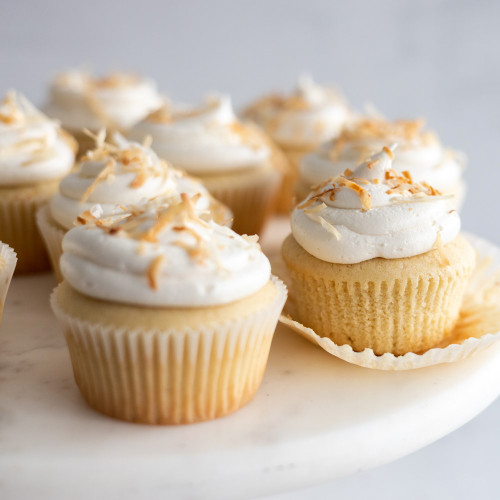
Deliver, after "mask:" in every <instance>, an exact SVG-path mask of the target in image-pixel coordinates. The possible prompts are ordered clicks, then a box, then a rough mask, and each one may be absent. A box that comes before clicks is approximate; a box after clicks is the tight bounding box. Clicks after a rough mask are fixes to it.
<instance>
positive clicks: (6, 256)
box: [0, 242, 17, 321]
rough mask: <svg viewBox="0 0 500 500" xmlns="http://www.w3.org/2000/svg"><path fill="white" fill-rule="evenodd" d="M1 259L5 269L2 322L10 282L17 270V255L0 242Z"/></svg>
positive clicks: (0, 289)
mask: <svg viewBox="0 0 500 500" xmlns="http://www.w3.org/2000/svg"><path fill="white" fill-rule="evenodd" d="M0 257H1V258H2V261H3V267H2V270H1V271H0V321H1V320H2V315H3V306H4V305H5V298H6V297H7V292H8V291H9V286H10V282H11V280H12V275H13V274H14V269H15V268H16V263H17V255H16V252H14V250H12V248H10V247H9V245H6V244H4V243H2V242H0Z"/></svg>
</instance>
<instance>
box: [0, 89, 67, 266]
mask: <svg viewBox="0 0 500 500" xmlns="http://www.w3.org/2000/svg"><path fill="white" fill-rule="evenodd" d="M75 150H76V143H75V142H74V140H73V139H72V138H71V137H70V136H69V135H68V134H67V133H66V132H64V131H63V130H62V129H61V128H60V127H59V125H58V124H57V123H56V122H54V121H52V120H49V119H48V118H47V117H46V116H45V115H43V114H42V113H40V112H39V111H38V110H37V109H35V108H34V107H33V106H32V105H31V104H30V103H29V102H28V101H27V100H26V98H24V97H23V96H22V95H21V94H19V93H16V92H14V91H11V92H9V93H8V94H7V96H6V97H5V98H4V100H3V101H2V103H1V104H0V240H1V241H3V242H5V243H7V244H8V245H10V246H11V247H12V248H14V249H15V251H16V252H17V257H18V263H17V268H16V272H34V271H42V270H45V269H48V268H49V261H48V258H47V254H46V252H45V247H44V244H43V241H42V239H41V238H40V235H39V233H38V229H37V227H36V222H35V213H36V211H37V210H38V208H39V207H40V206H42V205H45V204H46V203H47V201H48V200H49V199H50V197H51V196H52V195H53V194H54V193H55V192H56V191H57V186H58V184H59V180H60V178H61V177H63V176H64V175H66V174H67V173H68V172H69V171H70V170H71V168H72V167H73V164H74V160H75Z"/></svg>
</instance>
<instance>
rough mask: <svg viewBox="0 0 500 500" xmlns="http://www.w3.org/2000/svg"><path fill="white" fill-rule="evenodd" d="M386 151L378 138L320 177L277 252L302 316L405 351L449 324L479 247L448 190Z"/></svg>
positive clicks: (382, 347) (347, 338)
mask: <svg viewBox="0 0 500 500" xmlns="http://www.w3.org/2000/svg"><path fill="white" fill-rule="evenodd" d="M392 160H393V151H392V149H389V148H385V147H384V149H383V151H382V152H380V153H378V154H376V155H374V156H372V157H371V158H369V159H368V160H367V161H365V162H364V163H362V164H360V165H359V166H358V167H357V168H356V169H355V170H354V171H351V170H347V171H346V172H344V174H341V175H339V176H338V177H336V178H332V179H328V180H326V181H325V182H324V183H323V184H322V185H320V186H318V188H317V189H316V190H315V191H313V192H312V193H311V194H310V195H309V196H308V197H307V198H306V200H305V201H304V202H303V203H301V204H300V205H299V206H298V207H297V208H296V209H295V210H294V211H293V213H292V218H291V225H292V235H290V236H289V237H288V238H287V239H286V240H285V242H284V244H283V248H282V255H283V258H284V261H285V263H286V265H287V267H288V269H289V271H290V275H291V290H290V295H291V298H292V299H293V302H294V305H295V308H296V314H297V318H296V319H297V320H298V321H300V322H301V323H303V324H304V325H305V326H308V327H310V328H312V329H313V330H314V331H315V332H316V333H317V334H318V335H320V336H322V337H328V338H330V339H331V340H333V342H335V343H336V344H338V345H344V344H349V345H350V346H351V347H352V348H353V349H354V350H355V351H362V350H363V349H365V348H370V349H373V351H374V352H375V354H383V353H386V352H390V353H393V354H395V355H402V354H405V353H407V352H416V353H421V352H423V351H426V350H428V349H430V348H432V347H434V346H436V345H437V344H439V343H440V342H441V341H442V340H443V339H445V338H446V337H447V336H448V335H449V334H450V333H451V330H452V329H453V326H454V324H455V322H456V320H457V318H458V314H459V310H460V306H461V303H462V298H463V294H464V291H465V287H466V282H467V279H468V277H469V275H470V273H471V272H472V269H473V267H474V260H475V254H474V251H473V249H472V247H471V246H470V245H469V244H468V243H467V242H466V241H465V239H463V238H462V237H461V236H460V235H459V234H458V233H459V229H460V219H459V216H458V214H457V212H456V210H454V209H453V207H452V204H451V200H450V197H449V196H443V195H441V193H440V192H439V191H438V190H436V189H434V188H433V187H431V186H429V185H428V184H427V183H416V182H414V181H413V180H412V177H411V175H410V174H409V172H407V171H404V172H403V173H398V172H397V171H395V170H394V169H393V168H392Z"/></svg>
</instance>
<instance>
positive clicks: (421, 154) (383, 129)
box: [297, 117, 465, 208]
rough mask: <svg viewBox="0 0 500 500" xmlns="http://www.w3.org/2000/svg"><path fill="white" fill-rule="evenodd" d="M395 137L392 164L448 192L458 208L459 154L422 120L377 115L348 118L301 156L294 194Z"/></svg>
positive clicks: (461, 186) (461, 192)
mask: <svg viewBox="0 0 500 500" xmlns="http://www.w3.org/2000/svg"><path fill="white" fill-rule="evenodd" d="M395 142H397V144H398V148H397V150H396V151H395V152H394V162H393V167H394V169H396V170H398V171H399V172H403V171H408V172H409V173H410V174H411V176H412V178H413V179H414V180H415V181H416V182H421V181H426V182H428V183H429V184H430V185H431V186H433V187H434V188H436V189H438V190H440V191H441V192H442V193H443V194H446V195H448V194H453V195H454V196H455V201H454V203H455V208H459V207H460V206H461V204H462V201H463V198H464V194H465V184H464V182H463V180H462V172H463V169H464V165H465V156H464V154H463V153H460V152H458V151H454V150H451V149H448V148H444V147H443V146H442V144H441V142H440V141H439V139H438V137H437V136H436V135H435V134H434V133H433V132H431V131H428V130H426V129H425V128H424V121H423V120H413V121H412V120H396V121H394V122H390V121H387V120H385V119H383V118H380V117H376V118H361V119H359V120H357V121H355V122H352V123H351V124H349V125H348V126H346V127H345V128H344V130H343V131H342V133H341V134H340V136H339V137H338V138H337V139H335V140H333V141H331V142H330V143H326V144H324V145H322V146H321V147H320V148H319V149H318V150H317V151H315V152H313V153H311V154H309V155H307V156H305V157H304V158H303V160H302V162H301V164H300V181H299V186H298V192H297V195H298V198H299V199H303V198H305V197H306V196H307V195H308V194H309V192H310V189H311V186H314V185H316V184H319V183H321V182H323V181H324V180H326V179H328V178H330V177H335V176H336V175H339V174H341V173H342V172H344V170H346V169H350V170H352V169H354V168H355V167H356V165H357V164H358V163H359V161H361V159H363V158H366V157H367V156H368V155H370V154H373V153H375V152H376V151H379V150H380V149H381V148H382V147H383V146H384V145H385V144H392V143H395Z"/></svg>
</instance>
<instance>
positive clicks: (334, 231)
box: [306, 212, 342, 240]
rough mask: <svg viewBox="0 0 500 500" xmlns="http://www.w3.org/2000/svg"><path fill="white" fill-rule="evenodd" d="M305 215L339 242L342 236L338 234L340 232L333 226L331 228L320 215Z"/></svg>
mask: <svg viewBox="0 0 500 500" xmlns="http://www.w3.org/2000/svg"><path fill="white" fill-rule="evenodd" d="M306 215H307V217H309V218H310V219H311V220H313V221H314V222H317V223H318V224H320V225H321V226H322V227H323V228H324V229H326V230H327V231H328V232H329V233H331V234H333V235H334V236H335V238H336V239H337V240H340V239H341V238H342V234H341V233H340V231H339V230H338V229H337V228H336V227H335V226H332V224H330V223H329V222H328V221H326V220H325V219H323V217H321V216H320V215H316V214H310V213H307V212H306Z"/></svg>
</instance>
